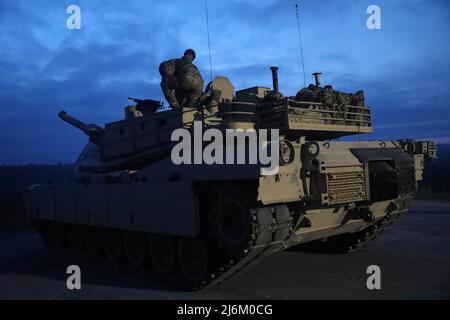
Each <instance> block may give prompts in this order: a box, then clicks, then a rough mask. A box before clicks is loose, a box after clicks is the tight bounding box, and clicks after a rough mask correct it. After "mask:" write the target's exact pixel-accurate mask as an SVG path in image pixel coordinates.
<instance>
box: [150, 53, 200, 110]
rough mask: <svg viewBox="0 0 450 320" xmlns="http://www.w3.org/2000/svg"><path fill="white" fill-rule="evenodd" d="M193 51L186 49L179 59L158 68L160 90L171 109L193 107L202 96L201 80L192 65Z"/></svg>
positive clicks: (169, 61)
mask: <svg viewBox="0 0 450 320" xmlns="http://www.w3.org/2000/svg"><path fill="white" fill-rule="evenodd" d="M194 59H195V51H194V50H192V49H187V50H186V51H185V52H184V55H183V57H181V59H171V60H168V61H164V62H163V63H161V64H160V66H159V73H160V74H161V76H162V79H161V88H162V91H163V93H164V97H165V98H166V100H167V102H169V104H170V106H171V107H172V108H178V107H194V106H195V104H196V103H197V102H198V100H199V99H200V97H201V96H202V91H203V78H202V75H201V74H200V72H199V71H198V69H197V67H196V66H195V65H194V64H193V63H192V61H194Z"/></svg>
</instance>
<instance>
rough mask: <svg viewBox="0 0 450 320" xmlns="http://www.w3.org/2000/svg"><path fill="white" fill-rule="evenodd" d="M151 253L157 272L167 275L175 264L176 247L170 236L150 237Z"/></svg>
mask: <svg viewBox="0 0 450 320" xmlns="http://www.w3.org/2000/svg"><path fill="white" fill-rule="evenodd" d="M149 253H150V260H151V261H152V265H153V267H154V268H155V269H156V270H157V271H159V272H161V273H167V272H169V271H170V270H172V268H173V266H174V264H175V246H174V240H173V239H172V238H171V237H170V236H165V235H152V236H150V239H149Z"/></svg>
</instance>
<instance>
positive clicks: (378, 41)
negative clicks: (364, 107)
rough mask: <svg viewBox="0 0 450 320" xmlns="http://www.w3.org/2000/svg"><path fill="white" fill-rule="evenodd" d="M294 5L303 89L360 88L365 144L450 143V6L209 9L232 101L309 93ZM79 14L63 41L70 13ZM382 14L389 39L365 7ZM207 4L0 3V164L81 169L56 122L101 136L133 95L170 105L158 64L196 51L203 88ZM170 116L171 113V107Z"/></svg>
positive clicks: (311, 4) (410, 1)
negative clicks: (64, 116) (263, 90)
mask: <svg viewBox="0 0 450 320" xmlns="http://www.w3.org/2000/svg"><path fill="white" fill-rule="evenodd" d="M295 3H299V5H300V20H301V30H302V38H303V53H304V62H305V71H306V78H307V81H308V83H310V82H313V79H312V76H311V73H312V72H315V71H320V72H322V73H323V75H322V84H323V85H324V84H332V85H333V87H334V88H335V89H337V90H340V91H348V92H355V91H357V90H359V89H363V90H364V92H365V94H366V102H367V104H368V105H370V106H371V107H372V115H373V122H374V128H375V133H374V134H372V135H369V136H367V138H368V139H399V138H415V139H423V138H432V139H435V140H436V142H438V143H450V111H449V110H450V103H449V101H450V93H449V89H450V80H449V76H450V63H449V57H450V1H448V0H442V1H433V0H420V1H419V0H395V1H392V0H390V1H388V0H386V1H379V0H373V1H365V0H354V1H351V0H339V1H337V0H335V1H318V0H304V1H298V0H297V1H296V0H292V1H291V0H282V1H281V0H280V1H275V0H269V1H260V0H247V1H237V0H209V1H208V9H209V24H210V32H211V53H212V71H213V75H223V76H226V77H228V78H229V79H230V80H231V82H232V83H233V84H234V86H235V88H236V89H243V88H246V87H250V86H255V85H261V86H268V87H270V86H271V73H270V70H269V66H271V65H277V66H279V78H280V90H281V92H282V93H283V94H284V95H295V93H296V92H297V90H299V89H300V88H301V87H302V86H303V76H302V69H301V63H300V59H299V42H298V34H297V22H296V18H295ZM71 4H75V5H78V6H79V7H80V8H81V29H80V30H76V29H75V30H69V29H68V28H67V27H66V19H67V18H68V16H69V14H67V13H66V9H67V7H68V6H69V5H71ZM370 4H375V5H378V6H379V7H380V8H381V30H369V29H368V28H367V27H366V19H367V18H368V17H369V14H367V13H366V9H367V7H368V6H369V5H370ZM204 5H205V3H204V0H191V1H173V0H171V1H148V0H147V1H129V2H126V1H123V0H122V1H111V0H110V1H96V0H86V1H75V0H73V1H58V0H54V1H50V0H49V1H43V0H37V1H27V0H16V1H13V0H0V39H1V40H0V41H1V46H0V101H1V110H0V128H1V129H0V164H26V163H56V162H73V161H75V159H76V157H77V155H78V154H79V152H80V151H81V149H82V148H83V146H84V144H85V143H86V141H87V137H86V136H85V135H84V134H83V133H82V132H81V131H78V130H76V129H75V128H73V127H71V126H69V125H68V124H66V123H64V122H62V121H61V120H60V119H59V118H58V117H57V113H58V112H59V111H60V110H62V109H64V110H66V111H67V112H69V113H70V114H72V115H74V116H76V117H77V118H79V119H80V120H82V121H85V122H88V123H91V122H92V123H97V124H99V125H103V124H104V123H106V122H111V121H115V120H119V119H122V118H123V107H125V106H126V105H127V104H129V101H128V100H127V99H126V98H127V97H128V96H134V97H141V98H154V99H160V100H164V99H163V96H162V93H161V90H160V85H159V83H160V75H159V72H158V66H159V63H160V62H161V61H163V60H167V59H169V58H173V57H180V56H181V55H182V53H183V51H184V50H185V49H186V48H193V49H195V50H196V52H197V59H196V60H195V63H196V64H197V66H198V67H199V69H200V71H201V72H202V74H203V77H204V78H205V80H206V81H209V78H210V77H209V60H208V42H207V33H206V21H205V6H204ZM166 104H167V103H166Z"/></svg>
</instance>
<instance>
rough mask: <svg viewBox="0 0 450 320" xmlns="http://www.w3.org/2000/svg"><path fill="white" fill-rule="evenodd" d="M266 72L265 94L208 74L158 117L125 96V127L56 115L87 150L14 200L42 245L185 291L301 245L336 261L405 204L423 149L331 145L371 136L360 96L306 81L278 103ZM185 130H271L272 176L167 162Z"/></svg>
mask: <svg viewBox="0 0 450 320" xmlns="http://www.w3.org/2000/svg"><path fill="white" fill-rule="evenodd" d="M272 77H273V88H272V89H269V88H263V87H252V88H248V89H244V90H240V91H237V92H235V90H234V87H233V86H232V85H231V83H230V82H229V80H228V79H226V78H224V77H216V78H215V79H214V81H213V82H212V83H210V84H209V85H208V90H207V94H205V95H204V97H203V98H202V100H201V101H200V103H199V105H198V108H192V109H186V108H184V109H182V108H178V109H171V110H161V106H162V104H161V103H160V102H158V101H154V100H137V99H136V100H135V102H137V104H136V105H134V106H129V107H127V108H125V119H124V120H120V121H117V122H112V123H107V124H106V125H105V126H104V127H100V126H97V125H87V124H84V123H82V122H80V121H78V120H76V119H74V118H72V117H71V116H69V115H68V114H67V113H65V112H61V113H60V114H59V116H60V117H61V118H62V119H63V120H65V121H67V122H69V123H70V124H72V125H74V126H75V127H77V128H79V129H81V130H82V131H83V132H84V133H85V134H87V135H88V137H89V143H88V144H87V145H86V147H85V148H84V150H83V151H82V152H81V154H80V156H79V158H78V160H77V161H76V163H75V165H74V176H73V180H72V181H70V182H66V183H59V184H48V185H33V186H30V187H29V188H28V189H27V191H26V193H25V199H26V201H25V202H26V208H27V211H28V215H29V217H30V218H31V219H32V221H33V223H34V225H35V226H36V228H37V230H38V231H39V232H40V234H41V235H42V237H43V239H44V240H46V241H47V242H48V243H49V244H50V245H51V246H53V247H57V248H66V247H67V250H70V249H72V250H76V251H79V250H85V251H86V252H87V253H88V254H89V255H92V256H99V257H100V259H105V260H107V261H110V263H115V264H119V265H120V266H121V267H124V268H131V269H133V270H139V271H143V272H145V274H147V275H150V276H152V277H154V278H156V279H158V280H161V281H170V282H171V283H174V284H175V285H179V286H182V287H189V288H194V289H198V288H200V287H202V286H204V285H208V284H215V283H220V282H222V281H223V280H226V279H227V278H229V277H231V276H233V275H235V274H237V273H238V272H240V271H242V270H245V269H247V268H248V267H249V266H250V265H252V264H254V263H256V262H257V261H259V260H260V259H261V258H263V257H266V256H268V255H270V254H272V253H274V252H278V251H281V250H284V249H286V248H289V247H292V246H296V245H299V244H306V243H312V244H314V245H315V246H320V247H322V248H324V249H326V250H330V251H334V252H347V251H354V250H356V249H359V248H361V247H362V246H364V245H365V244H366V243H367V242H368V241H369V240H372V239H374V238H375V237H376V236H377V235H379V234H380V233H381V232H382V231H383V230H384V228H385V227H386V226H387V225H390V224H391V223H392V222H393V221H395V220H396V219H397V218H398V217H399V216H400V215H402V214H403V213H404V212H406V211H407V209H408V208H409V206H410V204H411V200H412V198H413V195H414V193H415V191H416V188H417V182H418V181H420V180H421V179H422V170H423V161H424V159H429V158H434V157H435V156H436V146H435V144H434V143H433V142H431V141H412V140H401V141H358V142H344V141H336V139H337V138H339V137H343V136H350V135H359V134H364V133H370V132H372V120H371V115H370V108H369V107H367V106H365V105H364V100H363V99H361V94H359V95H354V96H353V95H348V94H347V95H346V94H340V93H337V92H335V91H333V90H332V89H330V87H328V88H321V87H320V80H319V75H318V74H316V85H312V86H309V87H308V88H305V89H304V90H302V91H301V92H299V94H297V96H296V97H284V96H283V95H282V94H281V93H280V92H279V89H278V78H277V68H276V67H272ZM308 90H309V91H308ZM339 96H341V99H339ZM342 96H343V97H344V98H342ZM355 96H356V97H357V98H354V97H355ZM330 97H331V98H330ZM333 97H334V98H333ZM196 126H197V127H198V126H200V128H201V129H203V130H206V129H211V128H213V129H217V130H218V131H215V132H216V133H217V132H219V133H220V132H225V131H226V130H227V129H230V128H231V129H236V128H237V129H253V131H254V132H256V134H257V135H259V134H260V132H261V131H260V130H261V129H267V130H269V131H271V132H273V131H275V130H278V131H277V132H278V133H279V138H278V139H279V140H277V141H275V142H276V144H275V145H276V146H277V148H278V149H279V150H278V149H277V151H276V153H278V152H279V164H278V163H277V165H279V167H278V170H277V171H276V172H274V174H262V170H261V167H262V165H261V164H258V163H256V164H255V163H253V164H249V163H247V164H245V163H244V164H232V163H230V164H220V162H218V163H215V164H206V163H205V162H204V161H200V164H188V163H183V164H178V165H177V164H174V162H173V159H172V157H171V152H172V148H173V147H174V144H175V142H173V141H171V135H172V133H173V132H174V130H175V129H179V128H184V129H186V130H187V131H188V132H193V131H194V130H195V127H196ZM250 131H251V130H249V132H250ZM193 134H194V135H195V133H193ZM210 141H211V140H210ZM243 141H244V142H243ZM243 141H241V143H243V145H244V146H247V147H249V146H250V143H251V142H250V140H248V141H247V140H245V139H244V140H243ZM271 142H274V141H271ZM207 144H208V142H205V141H203V144H202V145H201V146H200V148H203V147H205V145H207ZM231 144H232V145H234V144H235V141H234V140H233V141H232V142H231ZM236 144H237V142H236ZM198 147H199V146H197V147H195V146H194V147H193V148H194V149H195V148H198ZM224 150H225V152H229V150H228V149H223V150H222V151H224ZM193 151H195V150H193ZM247 155H248V151H247Z"/></svg>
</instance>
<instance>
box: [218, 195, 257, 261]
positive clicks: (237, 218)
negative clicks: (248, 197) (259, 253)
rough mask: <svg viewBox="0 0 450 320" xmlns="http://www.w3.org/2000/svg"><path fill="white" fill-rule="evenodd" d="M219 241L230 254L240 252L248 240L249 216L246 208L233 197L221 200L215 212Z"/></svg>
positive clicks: (249, 232)
mask: <svg viewBox="0 0 450 320" xmlns="http://www.w3.org/2000/svg"><path fill="white" fill-rule="evenodd" d="M216 230H217V237H218V240H219V243H220V244H221V246H222V247H223V248H225V250H226V251H227V252H228V253H230V254H231V255H235V254H238V253H240V251H242V250H244V249H245V248H246V247H247V246H248V243H249V241H250V236H251V216H250V212H249V210H248V208H247V207H246V206H244V205H242V204H241V202H240V201H235V200H233V199H230V200H226V201H224V202H222V203H221V204H220V205H219V207H218V210H217V214H216Z"/></svg>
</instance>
